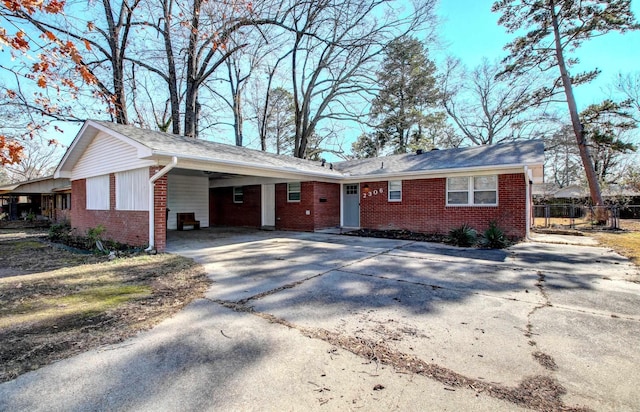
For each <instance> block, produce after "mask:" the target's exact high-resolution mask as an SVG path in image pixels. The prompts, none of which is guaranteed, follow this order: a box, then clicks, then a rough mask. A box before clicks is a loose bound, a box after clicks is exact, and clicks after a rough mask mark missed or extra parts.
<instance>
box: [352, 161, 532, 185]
mask: <svg viewBox="0 0 640 412" xmlns="http://www.w3.org/2000/svg"><path fill="white" fill-rule="evenodd" d="M524 166H525V165H523V164H511V165H500V166H475V167H464V168H452V169H438V170H423V171H411V172H396V173H384V174H379V175H371V174H366V175H351V176H349V177H346V178H344V179H342V181H343V183H358V182H374V181H385V180H418V179H436V178H442V177H451V176H461V175H470V174H474V175H492V174H507V173H514V172H515V173H522V170H523V167H524ZM529 167H530V168H535V167H540V166H539V165H530V166H529Z"/></svg>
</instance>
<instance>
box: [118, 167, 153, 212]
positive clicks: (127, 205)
mask: <svg viewBox="0 0 640 412" xmlns="http://www.w3.org/2000/svg"><path fill="white" fill-rule="evenodd" d="M116 209H117V210H149V169H148V168H146V167H145V168H142V169H136V170H127V171H126V172H118V173H116Z"/></svg>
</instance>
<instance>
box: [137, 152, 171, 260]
mask: <svg viewBox="0 0 640 412" xmlns="http://www.w3.org/2000/svg"><path fill="white" fill-rule="evenodd" d="M177 164H178V158H177V157H176V156H173V158H171V163H169V164H168V165H166V166H165V167H163V168H162V169H160V170H159V171H158V172H157V173H156V174H155V175H153V176H151V178H149V247H148V248H146V249H145V251H146V252H150V251H152V250H154V249H155V247H156V242H155V229H156V225H155V216H156V215H155V211H156V205H155V182H156V180H158V179H160V178H161V177H162V176H164V175H166V174H167V173H168V172H169V171H170V170H171V169H173V168H174V167H176V165H177ZM165 224H166V223H165Z"/></svg>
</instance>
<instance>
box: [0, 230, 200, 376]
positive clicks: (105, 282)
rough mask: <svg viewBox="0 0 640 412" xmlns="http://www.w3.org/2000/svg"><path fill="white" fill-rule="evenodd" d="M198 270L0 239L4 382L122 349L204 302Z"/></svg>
mask: <svg viewBox="0 0 640 412" xmlns="http://www.w3.org/2000/svg"><path fill="white" fill-rule="evenodd" d="M208 284H209V281H208V279H207V277H206V275H205V273H204V270H203V268H202V267H201V266H199V265H197V264H195V263H194V262H193V261H192V260H190V259H186V258H183V257H179V256H174V255H168V254H160V255H155V256H148V255H139V256H134V257H127V258H119V259H115V260H113V261H109V260H108V259H106V258H105V257H104V256H96V255H90V254H80V253H74V252H71V251H68V250H64V249H61V248H59V247H55V246H53V245H51V244H49V243H47V242H46V241H45V239H44V238H43V234H42V233H40V232H20V231H14V232H11V231H8V230H2V231H0V382H4V381H7V380H10V379H14V378H15V377H17V376H18V375H20V374H22V373H25V372H28V371H30V370H33V369H37V368H39V367H41V366H43V365H46V364H48V363H51V362H53V361H55V360H58V359H63V358H67V357H69V356H72V355H75V354H77V353H80V352H83V351H86V350H89V349H92V348H95V347H97V346H100V345H104V344H109V343H115V342H119V341H122V340H124V339H126V338H128V337H130V336H133V335H135V334H136V333H137V332H139V331H141V330H144V329H149V328H151V327H152V326H154V325H156V324H157V323H158V322H160V321H161V320H163V319H165V318H167V317H169V316H171V315H173V314H174V313H176V312H177V311H178V310H180V309H181V308H182V307H184V306H185V305H186V304H187V303H189V302H190V301H192V300H193V299H195V298H197V297H200V296H202V295H203V293H204V291H205V290H206V288H207V286H208Z"/></svg>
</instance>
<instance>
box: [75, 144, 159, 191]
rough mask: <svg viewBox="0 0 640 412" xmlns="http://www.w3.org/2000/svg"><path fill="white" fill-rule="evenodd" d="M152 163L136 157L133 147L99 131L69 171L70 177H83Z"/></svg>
mask: <svg viewBox="0 0 640 412" xmlns="http://www.w3.org/2000/svg"><path fill="white" fill-rule="evenodd" d="M153 165H155V162H153V161H151V160H140V159H138V152H137V150H136V148H135V147H133V146H131V145H129V144H127V143H125V142H123V141H122V140H119V139H116V138H115V137H112V136H109V135H107V134H105V133H99V134H98V135H97V136H96V137H95V138H94V139H93V142H91V144H90V145H89V146H88V147H87V150H85V152H84V153H83V154H82V157H80V159H78V162H77V163H76V165H75V166H74V168H73V171H72V172H71V179H72V180H77V179H84V178H87V177H91V176H99V175H104V174H108V173H114V172H121V171H124V170H132V169H139V168H141V167H149V166H153Z"/></svg>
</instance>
